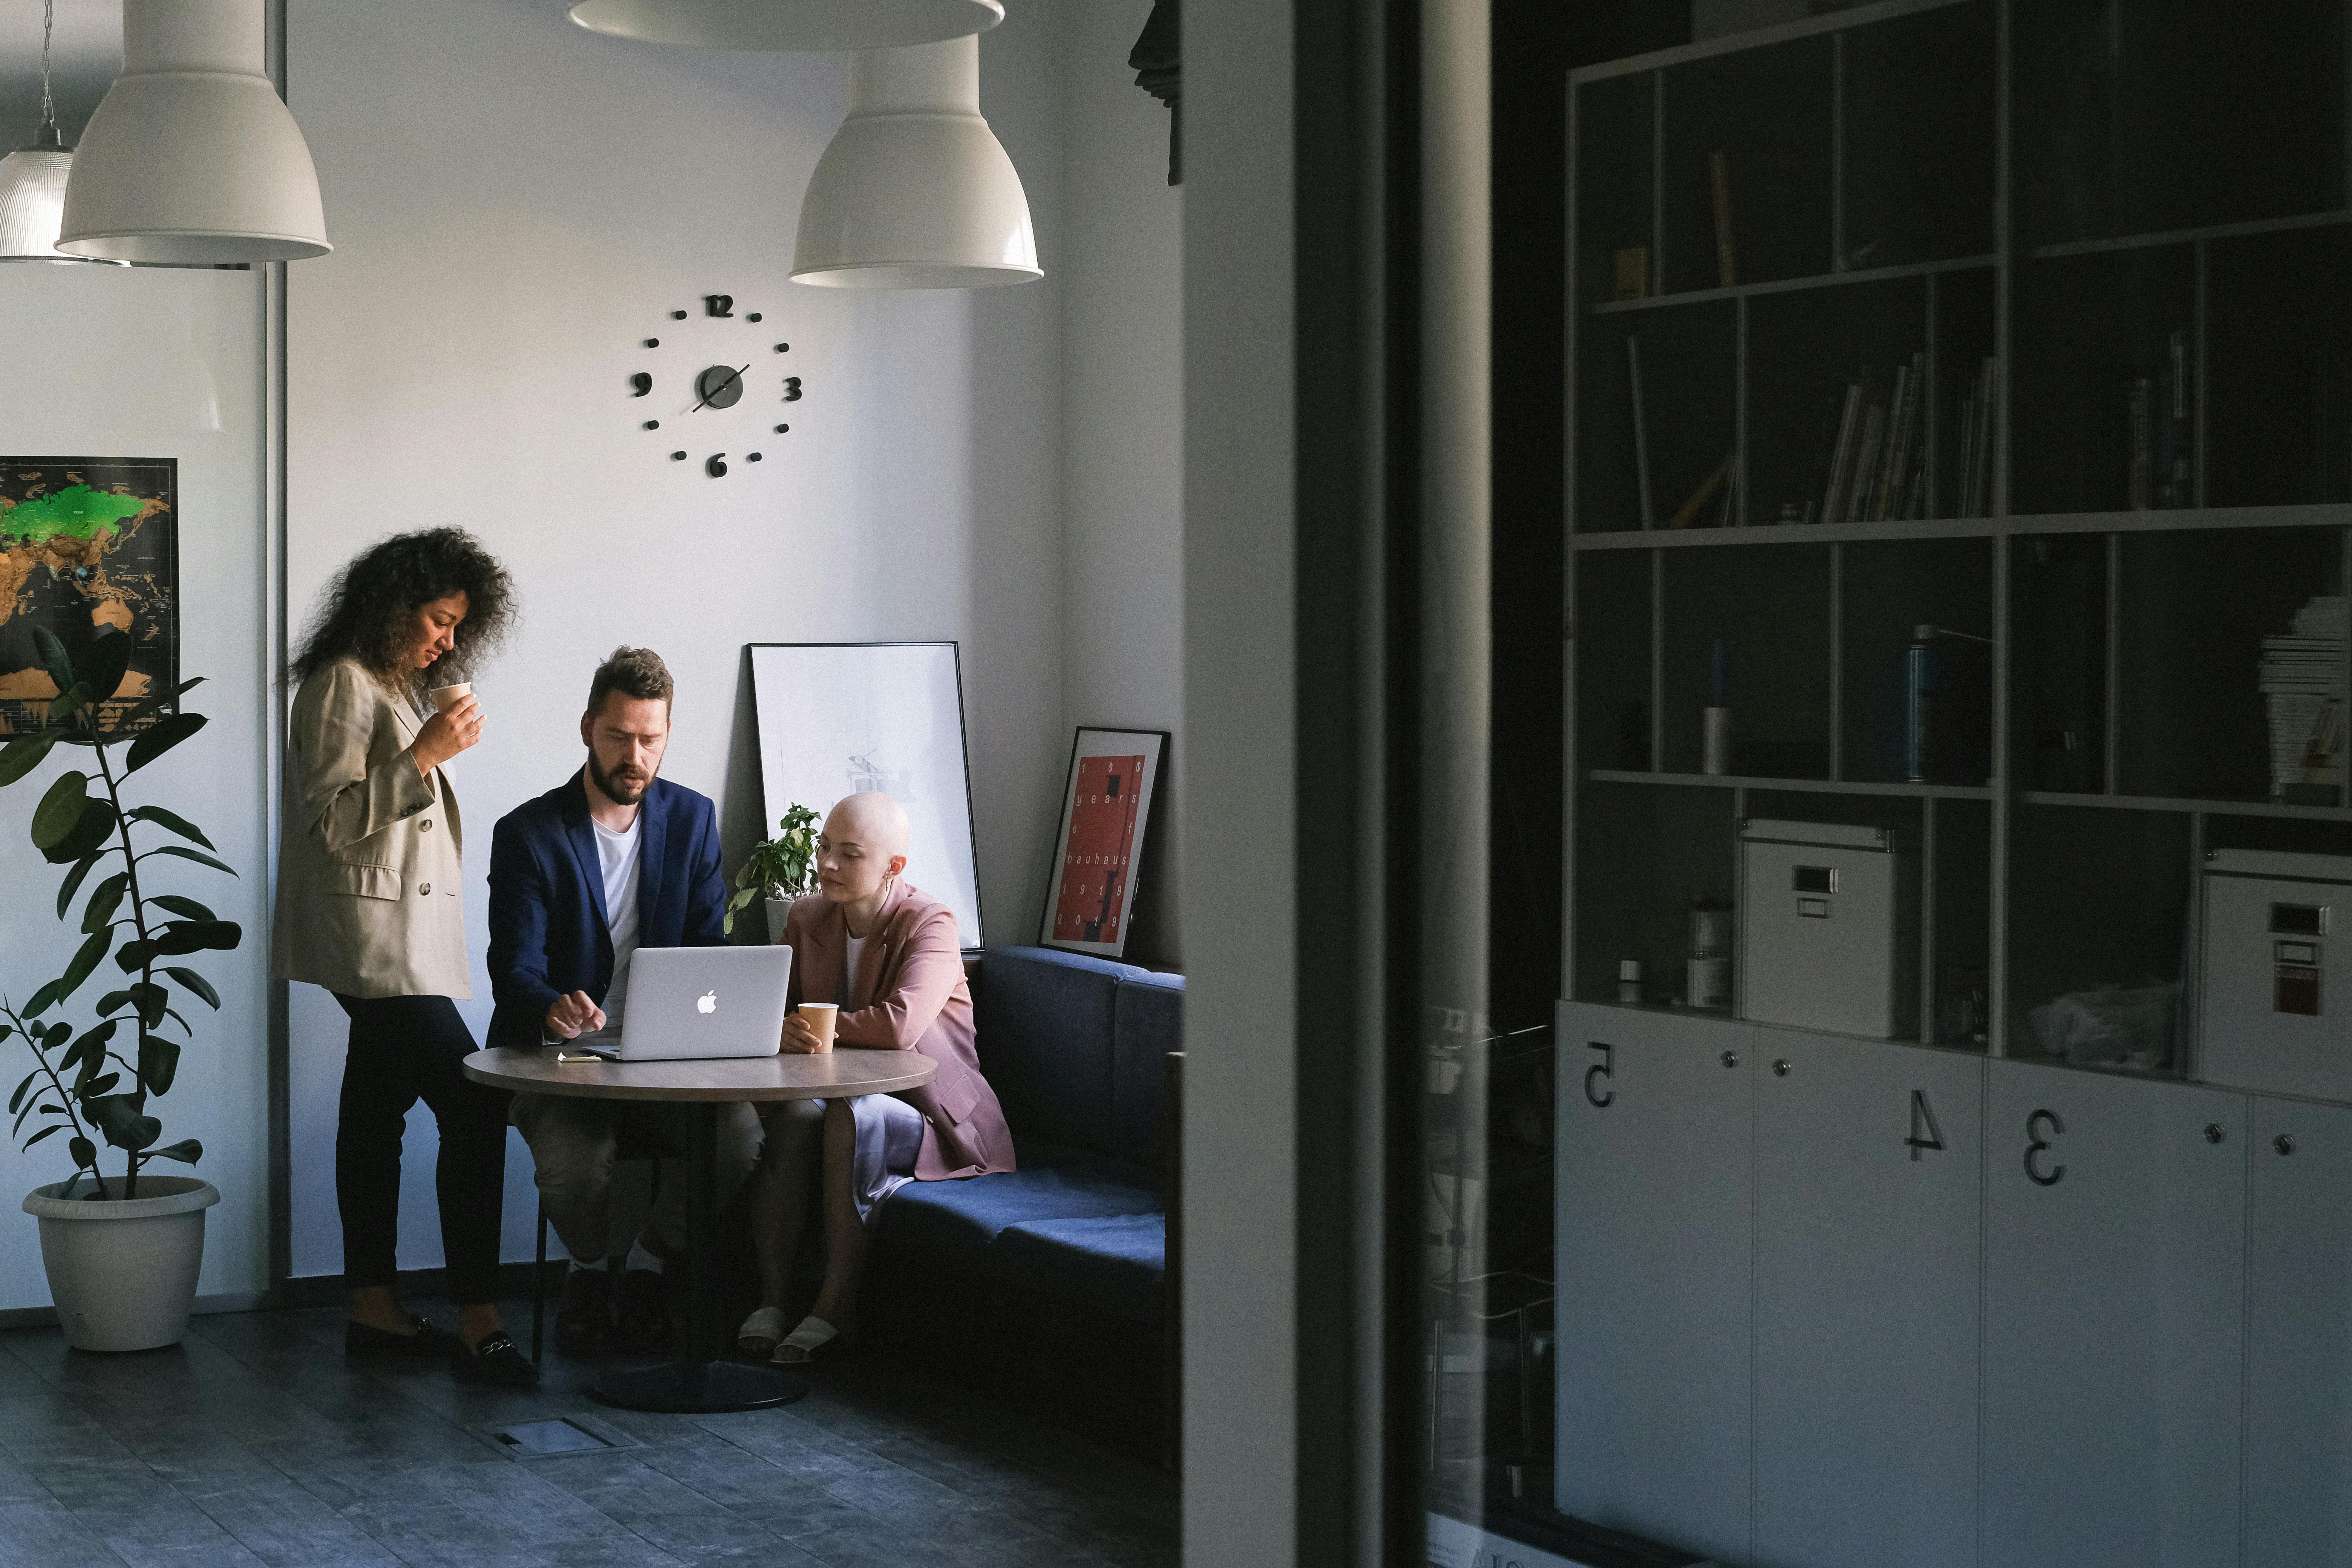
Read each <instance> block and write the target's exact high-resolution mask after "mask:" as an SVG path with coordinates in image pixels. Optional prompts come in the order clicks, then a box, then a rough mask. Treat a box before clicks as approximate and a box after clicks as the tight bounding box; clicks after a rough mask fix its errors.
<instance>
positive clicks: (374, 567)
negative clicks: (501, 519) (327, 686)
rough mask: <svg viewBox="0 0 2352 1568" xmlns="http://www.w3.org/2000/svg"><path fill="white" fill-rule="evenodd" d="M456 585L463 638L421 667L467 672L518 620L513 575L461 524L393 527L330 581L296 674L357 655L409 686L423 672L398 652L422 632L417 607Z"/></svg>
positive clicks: (305, 675) (440, 672) (435, 674)
mask: <svg viewBox="0 0 2352 1568" xmlns="http://www.w3.org/2000/svg"><path fill="white" fill-rule="evenodd" d="M457 593H463V594H464V595H466V618H465V619H464V620H462V621H460V622H458V623H457V646H455V647H452V648H451V649H450V650H449V651H448V652H447V653H446V654H444V655H442V656H441V658H439V659H437V660H436V661H435V662H434V664H433V665H432V667H431V668H428V669H426V670H425V671H424V672H423V674H424V676H425V680H426V681H427V682H433V683H438V682H445V681H447V680H450V679H460V680H462V679H465V678H466V672H467V670H469V669H470V668H472V662H471V661H472V659H473V658H474V656H475V655H477V654H478V653H480V652H482V651H484V650H485V649H488V647H491V646H493V645H494V644H496V643H497V642H498V640H499V638H500V637H504V636H505V635H506V632H507V628H508V627H509V626H510V625H512V623H513V621H514V614H515V597H514V583H513V580H512V579H510V578H509V577H508V575H507V569H506V568H505V567H503V566H501V565H499V563H498V558H497V557H496V556H494V555H492V554H491V553H490V552H488V551H487V550H485V549H483V548H482V544H481V541H479V540H478V539H476V538H475V537H474V536H473V535H472V534H470V533H467V531H465V530H464V529H462V528H427V529H422V530H419V531H416V532H415V533H395V534H394V535H393V536H392V537H391V538H389V539H386V540H383V541H382V542H379V543H377V544H375V545H373V546H372V547H371V548H370V549H369V550H368V551H367V552H365V553H363V554H362V555H359V556H357V557H355V558H354V559H353V560H352V563H350V564H349V565H347V566H345V567H344V568H343V569H342V571H341V573H340V574H337V575H336V578H335V580H334V581H333V582H332V583H331V584H328V587H327V592H326V596H325V598H324V600H323V602H322V604H321V605H320V610H319V613H318V614H317V616H314V617H313V618H312V620H311V622H310V631H309V633H308V634H307V635H306V636H305V637H303V639H302V651H301V652H300V653H299V654H298V655H296V656H295V658H294V666H293V669H292V675H293V677H294V679H295V680H296V681H297V682H298V683H299V682H300V681H303V680H307V679H310V677H311V676H313V675H315V674H317V673H318V672H319V671H320V670H321V669H324V668H327V667H328V666H329V665H331V664H333V663H334V662H335V661H336V660H338V659H344V658H352V659H357V660H358V661H359V662H360V663H361V664H362V666H364V667H365V668H367V669H368V670H370V671H371V672H373V674H374V675H375V676H376V677H377V678H378V679H383V680H384V681H386V682H387V683H388V684H394V685H398V686H401V687H406V686H408V685H409V684H410V682H411V681H412V680H414V679H415V675H416V673H417V672H415V671H411V670H405V669H402V668H400V656H401V654H402V652H403V650H404V649H405V648H407V647H410V646H412V644H411V639H412V638H414V637H415V635H416V613H417V612H418V611H419V610H421V609H423V608H424V607H425V605H429V604H431V603H432V602H433V601H434V600H436V599H446V598H447V597H448V596H449V595H452V594H457Z"/></svg>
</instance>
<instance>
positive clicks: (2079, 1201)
mask: <svg viewBox="0 0 2352 1568" xmlns="http://www.w3.org/2000/svg"><path fill="white" fill-rule="evenodd" d="M1986 1074H1987V1079H1986V1096H1985V1100H1986V1134H1985V1137H1986V1152H1985V1159H1986V1163H1987V1164H1986V1169H1987V1175H1988V1180H1987V1182H1986V1184H1985V1194H1986V1214H1985V1219H1986V1225H1985V1324H1984V1350H1983V1365H1984V1383H1983V1388H1984V1480H1983V1535H1982V1557H1981V1561H1982V1563H1984V1565H1985V1568H2046V1565H2048V1564H2052V1563H2065V1564H2067V1568H2105V1565H2112V1568H2159V1565H2175V1564H2177V1565H2180V1568H2188V1565H2189V1564H2199V1565H2203V1564H2224V1563H2236V1562H2238V1560H2239V1501H2240V1472H2239V1463H2240V1447H2241V1445H2240V1435H2241V1432H2242V1419H2243V1414H2244V1413H2243V1411H2242V1406H2241V1393H2242V1388H2243V1378H2242V1356H2243V1352H2244V1331H2243V1322H2244V1319H2243V1311H2244V1303H2245V1268H2244V1264H2245V1257H2246V1251H2245V1243H2246V1163H2247V1103H2246V1100H2245V1098H2244V1097H2243V1096H2241V1095H2234V1094H2229V1093H2225V1092H2222V1091H2220V1090H2214V1089H2197V1088H2192V1087H2189V1086H2186V1085H2182V1084H2177V1083H2158V1082H2147V1081H2139V1080H2132V1079H2119V1078H2109V1077H2104V1076H2100V1075H2096V1074H2092V1073H2086V1072H2080V1071H2070V1070H2066V1069H2063V1068H2043V1067H2034V1066H2028V1065H2024V1064H2021V1063H2017V1062H2009V1061H1994V1062H1989V1063H1987V1064H1986ZM2302 1561H2305V1562H2316V1561H2318V1559H2315V1558H2309V1557H2305V1558H2304V1559H2302Z"/></svg>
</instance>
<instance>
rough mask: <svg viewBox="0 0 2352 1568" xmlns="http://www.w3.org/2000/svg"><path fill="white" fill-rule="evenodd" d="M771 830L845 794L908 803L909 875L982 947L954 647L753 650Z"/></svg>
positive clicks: (821, 810) (759, 646) (776, 646)
mask: <svg viewBox="0 0 2352 1568" xmlns="http://www.w3.org/2000/svg"><path fill="white" fill-rule="evenodd" d="M751 702H752V707H753V710H754V711H755V712H756V713H757V714H758V716H759V726H760V737H759V745H760V791H761V797H762V802H763V804H764V805H765V806H766V809H767V820H766V822H765V823H764V824H763V825H762V827H761V833H762V836H763V837H764V836H765V835H766V834H770V833H773V832H774V831H775V830H776V829H775V824H776V822H777V819H778V818H780V817H782V816H783V815H784V811H785V809H786V808H787V807H789V806H792V805H805V806H807V807H808V808H809V809H810V810H811V811H814V812H815V813H816V814H817V816H819V817H820V818H822V817H823V816H824V815H825V813H827V812H829V811H831V810H832V809H833V806H834V803H835V802H836V801H838V800H839V799H841V797H842V796H844V795H855V794H857V793H858V792H860V791H863V790H880V791H881V792H882V793H883V794H885V795H889V796H891V797H892V798H893V799H895V800H896V801H898V804H899V805H902V806H905V807H906V808H907V834H908V844H907V880H908V882H910V883H911V884H913V885H914V886H916V887H918V888H920V889H922V890H923V891H925V892H926V893H929V895H930V896H931V897H933V898H935V899H937V900H940V902H941V903H943V904H945V905H947V907H948V908H950V909H951V910H954V911H955V917H956V927H957V930H958V931H959V932H960V933H961V941H962V943H963V949H964V951H965V952H972V951H974V950H975V949H977V948H978V947H979V946H980V945H981V934H980V868H979V864H978V861H977V859H976V858H975V857H974V855H973V853H972V831H971V771H970V768H969V766H968V764H967V763H966V761H965V756H964V739H963V674H962V668H961V663H960V661H959V659H958V658H957V652H956V645H955V644H953V643H951V642H897V643H753V644H751Z"/></svg>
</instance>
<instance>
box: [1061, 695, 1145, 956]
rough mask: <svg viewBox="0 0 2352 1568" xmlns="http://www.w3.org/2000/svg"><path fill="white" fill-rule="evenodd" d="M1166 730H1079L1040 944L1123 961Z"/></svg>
mask: <svg viewBox="0 0 2352 1568" xmlns="http://www.w3.org/2000/svg"><path fill="white" fill-rule="evenodd" d="M1167 744H1168V731H1165V730H1095V729H1087V728H1086V727H1083V726H1081V727H1080V729H1079V731H1078V733H1077V739H1076V741H1075V742H1072V743H1071V746H1070V776H1069V779H1068V781H1067V782H1066V784H1064V785H1063V788H1062V825H1061V831H1060V832H1058V833H1056V834H1055V836H1054V870H1053V875H1052V876H1051V878H1050V879H1048V880H1047V882H1046V890H1045V921H1044V929H1043V930H1041V931H1039V932H1038V935H1037V941H1038V943H1039V944H1040V945H1041V946H1045V947H1058V948H1063V949H1066V950H1067V951H1069V952H1091V953H1094V954H1096V955H1097V957H1102V958H1118V957H1122V956H1124V955H1125V953H1126V952H1127V937H1128V930H1129V925H1130V924H1131V923H1132V919H1131V917H1132V916H1133V915H1134V913H1135V880H1136V878H1135V873H1136V868H1137V867H1138V866H1139V865H1140V864H1141V863H1142V859H1143V844H1144V836H1145V834H1146V833H1147V832H1149V831H1150V826H1151V795H1152V792H1153V790H1154V789H1155V787H1157V785H1158V784H1159V780H1160V752H1162V751H1163V750H1165V749H1166V747H1167Z"/></svg>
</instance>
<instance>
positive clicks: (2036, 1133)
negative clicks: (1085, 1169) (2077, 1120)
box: [2025, 1110, 2066, 1187]
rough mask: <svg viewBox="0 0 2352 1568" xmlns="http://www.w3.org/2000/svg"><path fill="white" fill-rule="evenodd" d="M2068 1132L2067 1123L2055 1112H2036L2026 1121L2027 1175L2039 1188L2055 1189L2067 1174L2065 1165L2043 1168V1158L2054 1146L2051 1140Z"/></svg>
mask: <svg viewBox="0 0 2352 1568" xmlns="http://www.w3.org/2000/svg"><path fill="white" fill-rule="evenodd" d="M2063 1131H2066V1123H2065V1122H2064V1121H2063V1120H2062V1119H2061V1118H2060V1117H2059V1115H2058V1113H2057V1112H2056V1111H2054V1110H2036V1111H2035V1112H2034V1113H2033V1114H2032V1115H2031V1116H2029V1117H2027V1118H2026V1119H2025V1136H2026V1138H2027V1140H2028V1142H2027V1143H2026V1145H2025V1174H2026V1176H2027V1177H2028V1179H2030V1180H2031V1181H2032V1183H2033V1184H2034V1185H2035V1186H2037V1187H2054V1186H2056V1185H2057V1184H2058V1183H2059V1181H2060V1179H2061V1178H2063V1176H2064V1175H2065V1174H2066V1167H2065V1166H2064V1164H2063V1163H2061V1164H2056V1165H2053V1166H2051V1167H2050V1168H2049V1169H2048V1170H2046V1171H2045V1170H2043V1169H2042V1155H2044V1154H2047V1153H2048V1152H2050V1151H2051V1149H2052V1148H2053V1144H2052V1143H2051V1142H2050V1140H2051V1139H2053V1138H2055V1137H2057V1136H2058V1135H2059V1134H2060V1133H2062V1132H2063Z"/></svg>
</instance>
